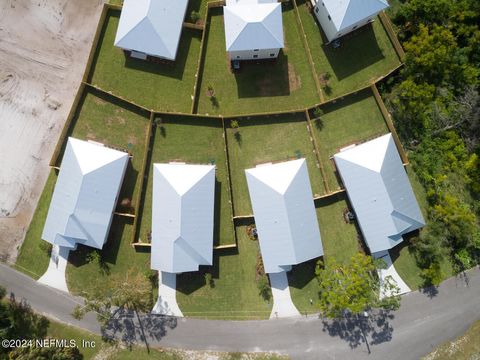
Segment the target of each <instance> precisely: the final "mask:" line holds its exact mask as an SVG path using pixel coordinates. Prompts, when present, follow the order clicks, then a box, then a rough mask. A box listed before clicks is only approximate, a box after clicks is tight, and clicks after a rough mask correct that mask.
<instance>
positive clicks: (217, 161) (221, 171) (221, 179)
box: [139, 115, 235, 245]
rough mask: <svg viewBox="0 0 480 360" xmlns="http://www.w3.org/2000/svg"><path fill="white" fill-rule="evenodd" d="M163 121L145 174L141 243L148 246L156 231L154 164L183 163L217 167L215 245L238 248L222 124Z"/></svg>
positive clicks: (167, 118)
mask: <svg viewBox="0 0 480 360" xmlns="http://www.w3.org/2000/svg"><path fill="white" fill-rule="evenodd" d="M160 119H161V124H159V125H158V126H155V127H154V133H153V148H152V154H151V159H150V161H149V163H147V165H148V167H147V170H146V174H145V175H146V176H148V177H147V182H146V191H145V197H144V200H143V201H142V206H143V211H141V225H140V234H139V236H140V239H141V240H142V241H143V242H148V241H147V237H148V233H149V232H150V230H151V227H152V189H153V164H155V163H168V162H170V161H181V162H186V163H187V164H214V165H215V166H216V170H215V174H216V183H215V214H214V219H215V220H214V244H215V245H226V244H234V243H235V234H234V229H233V223H232V211H231V207H230V201H231V200H230V199H231V196H230V191H229V186H228V174H227V165H226V155H225V150H224V149H225V142H224V138H223V126H222V121H221V120H220V119H209V118H194V117H181V116H164V115H162V116H160V115H157V116H156V121H160Z"/></svg>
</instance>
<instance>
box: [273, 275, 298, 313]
mask: <svg viewBox="0 0 480 360" xmlns="http://www.w3.org/2000/svg"><path fill="white" fill-rule="evenodd" d="M268 277H269V278H270V285H271V287H272V296H273V307H272V313H271V314H270V319H275V318H277V317H292V316H300V313H299V312H298V310H297V308H296V307H295V305H293V301H292V297H291V296H290V288H289V287H288V279H287V273H286V272H285V271H282V272H280V273H276V274H268Z"/></svg>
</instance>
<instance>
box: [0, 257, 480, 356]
mask: <svg viewBox="0 0 480 360" xmlns="http://www.w3.org/2000/svg"><path fill="white" fill-rule="evenodd" d="M0 284H1V285H3V286H5V287H6V288H7V290H8V291H10V292H13V293H14V294H15V296H16V297H17V298H25V299H27V300H28V302H29V303H30V304H31V306H32V307H33V308H34V309H36V310H37V311H40V312H42V313H44V314H47V315H49V316H51V317H54V318H56V319H58V320H61V321H63V322H67V323H71V324H74V325H76V326H79V327H82V328H84V329H87V330H90V331H94V332H97V333H98V332H99V326H98V324H97V322H96V320H95V316H93V315H92V314H88V316H87V317H86V318H85V319H83V320H81V321H77V320H74V319H73V318H72V317H71V316H70V312H71V311H72V309H73V307H74V305H75V304H76V303H78V302H80V301H81V299H79V298H75V297H73V296H71V295H68V294H65V293H63V292H61V291H58V290H55V289H52V288H49V287H46V286H43V285H41V284H39V283H37V282H36V281H34V280H33V279H31V278H29V277H28V276H26V275H23V274H21V273H19V272H17V271H15V270H13V269H12V268H10V267H8V266H6V265H3V264H0ZM479 299H480V269H479V268H476V269H474V270H471V271H469V272H468V273H467V274H466V276H464V277H461V278H451V279H448V280H446V281H445V282H444V283H443V284H442V285H441V286H440V287H439V288H437V289H436V290H430V291H429V292H427V293H422V292H418V291H415V292H412V293H409V294H407V295H405V296H404V297H403V299H402V307H401V308H400V310H399V311H396V312H395V313H392V314H382V313H376V314H373V315H372V316H371V317H370V318H362V319H360V320H357V319H354V318H350V319H342V320H339V321H323V320H322V319H319V318H317V317H316V316H312V317H309V318H285V319H276V320H263V321H215V320H200V319H187V318H178V319H177V318H170V317H164V316H154V315H146V316H144V330H145V331H146V333H147V339H148V341H149V343H150V345H151V346H165V347H178V348H184V349H192V350H205V349H209V350H219V351H221V350H224V351H270V350H275V351H280V352H286V353H288V354H290V356H291V357H292V358H293V359H319V358H321V359H347V358H348V359H367V358H368V359H370V360H372V359H389V360H397V359H398V360H400V359H401V360H409V359H418V358H420V357H421V356H423V355H425V354H426V353H428V352H430V351H431V350H432V349H433V348H434V347H436V346H437V345H439V344H440V343H442V342H444V341H447V340H451V339H453V338H454V337H456V336H459V335H460V334H462V333H463V332H465V330H466V329H467V328H468V327H469V326H470V325H471V324H472V323H473V322H474V321H476V320H479V319H480V301H479ZM130 319H133V320H130V321H134V319H135V318H134V317H131V318H130ZM125 322H126V318H124V319H121V321H120V320H119V321H118V322H117V323H116V324H114V325H115V326H116V327H115V329H116V336H117V337H122V338H124V339H125V338H127V339H128V338H129V337H128V336H124V335H123V334H124V332H126V331H128V330H129V329H130V330H132V329H133V330H132V331H135V334H133V335H132V336H131V338H134V339H137V341H139V339H140V334H141V333H140V331H139V330H138V329H139V327H138V325H137V324H134V326H133V327H132V326H125V325H123V324H125ZM117 325H118V326H117ZM122 325H123V328H122V327H121V326H122ZM365 339H367V341H368V342H367V343H365ZM367 344H368V347H367ZM369 351H370V352H371V354H369V353H368V352H369Z"/></svg>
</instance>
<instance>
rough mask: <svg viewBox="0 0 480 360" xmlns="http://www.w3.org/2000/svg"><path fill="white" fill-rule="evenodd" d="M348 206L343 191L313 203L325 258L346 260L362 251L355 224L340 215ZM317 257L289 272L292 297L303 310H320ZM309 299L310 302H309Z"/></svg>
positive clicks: (343, 262)
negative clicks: (316, 273) (316, 270)
mask: <svg viewBox="0 0 480 360" xmlns="http://www.w3.org/2000/svg"><path fill="white" fill-rule="evenodd" d="M347 208H348V205H347V202H346V194H338V195H335V196H332V197H330V198H328V199H324V200H321V201H317V203H316V211H317V219H318V225H319V227H320V235H321V237H322V245H323V251H324V258H325V259H326V260H327V259H329V258H330V259H331V258H334V259H335V260H336V261H337V262H338V263H340V264H347V263H348V262H349V261H350V259H351V257H352V256H353V255H355V254H356V253H357V252H358V251H361V248H360V242H359V241H358V232H357V229H356V227H355V225H354V224H349V223H346V222H345V220H344V217H343V212H344V211H345V210H346V209H347ZM317 261H318V259H313V260H310V261H307V262H305V263H302V264H299V265H295V266H293V267H292V271H291V272H290V273H289V274H288V278H289V285H290V294H291V296H292V300H293V302H294V304H295V306H296V307H297V309H298V310H299V311H300V312H302V313H311V312H318V311H319V307H318V301H317V300H318V280H317V278H316V277H315V266H316V263H317ZM310 299H312V300H313V304H310Z"/></svg>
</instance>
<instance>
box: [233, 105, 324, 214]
mask: <svg viewBox="0 0 480 360" xmlns="http://www.w3.org/2000/svg"><path fill="white" fill-rule="evenodd" d="M228 124H229V122H228V121H227V123H226V126H227V125H228ZM238 124H239V129H238V130H236V129H232V128H230V127H227V140H228V149H229V157H230V171H231V174H232V189H233V205H234V211H235V215H247V214H251V213H252V208H251V205H250V197H249V194H248V187H247V180H246V178H245V169H249V168H252V167H255V166H256V165H258V164H262V163H266V162H279V161H286V160H293V159H296V158H299V157H305V158H306V159H307V165H308V172H309V176H310V183H311V185H312V189H313V193H314V194H323V192H324V191H323V185H322V178H321V175H320V170H319V169H318V168H317V165H316V164H317V158H316V155H315V154H314V152H313V150H314V148H313V144H312V142H311V141H310V137H309V133H308V130H307V122H306V120H305V116H304V114H303V113H299V114H288V115H285V114H283V115H279V116H275V117H253V118H239V119H238Z"/></svg>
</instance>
